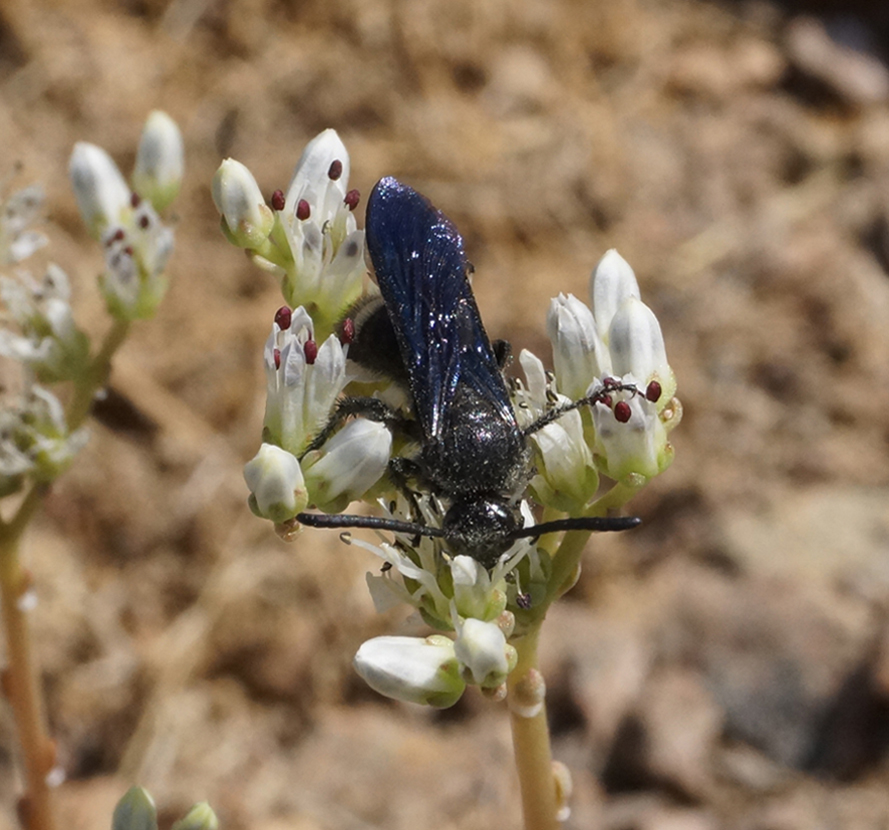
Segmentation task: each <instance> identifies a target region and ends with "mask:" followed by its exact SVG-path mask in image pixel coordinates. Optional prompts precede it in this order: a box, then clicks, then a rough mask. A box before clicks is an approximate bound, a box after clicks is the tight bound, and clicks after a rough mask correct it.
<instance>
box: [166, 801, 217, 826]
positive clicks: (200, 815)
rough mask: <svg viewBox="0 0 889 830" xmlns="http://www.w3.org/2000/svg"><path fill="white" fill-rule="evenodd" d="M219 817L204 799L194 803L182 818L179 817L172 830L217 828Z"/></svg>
mask: <svg viewBox="0 0 889 830" xmlns="http://www.w3.org/2000/svg"><path fill="white" fill-rule="evenodd" d="M218 828H219V819H218V818H216V813H214V812H213V808H212V807H210V805H209V804H208V803H207V802H206V801H201V802H200V803H198V804H195V805H194V807H192V808H191V809H190V810H189V811H188V812H187V813H186V814H185V816H184V817H183V818H181V819H179V821H177V822H176V823H175V824H174V825H173V828H172V830H218Z"/></svg>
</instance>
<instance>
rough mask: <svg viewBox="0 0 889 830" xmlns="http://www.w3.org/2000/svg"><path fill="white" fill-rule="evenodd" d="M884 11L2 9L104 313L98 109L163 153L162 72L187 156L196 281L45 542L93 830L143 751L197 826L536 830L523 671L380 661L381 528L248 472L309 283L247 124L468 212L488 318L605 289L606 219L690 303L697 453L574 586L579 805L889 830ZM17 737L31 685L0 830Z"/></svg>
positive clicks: (170, 314) (182, 4)
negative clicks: (342, 527)
mask: <svg viewBox="0 0 889 830" xmlns="http://www.w3.org/2000/svg"><path fill="white" fill-rule="evenodd" d="M879 5H880V4H874V6H873V8H872V7H871V6H870V5H868V4H860V5H858V6H850V5H848V4H837V5H836V6H831V5H830V4H827V3H821V4H818V5H817V6H816V5H811V6H810V5H808V4H805V3H802V2H800V3H797V4H795V5H793V6H792V7H790V6H785V7H781V6H777V5H772V4H770V3H766V2H749V3H733V4H728V3H727V4H719V3H705V2H698V1H697V0H660V1H659V2H656V0H609V2H581V1H580V0H526V2H521V3H520V2H509V0H486V2H481V0H450V2H441V0H412V2H407V0H402V2H397V1H396V0H389V2H386V0H368V1H367V2H357V1H356V2H346V1H345V0H342V1H340V0H326V1H325V0H307V1H306V2H300V3H286V2H283V0H277V2H276V1H275V0H246V1H245V2H236V1H235V0H231V2H221V0H215V1H214V0H174V1H173V2H170V3H167V2H160V0H143V1H142V2H140V1H139V0H131V2H115V1H114V0H105V2H98V1H96V2H92V1H91V0H74V2H70V3H65V2H61V0H6V2H4V3H3V4H2V6H0V139H2V147H3V159H4V161H3V162H2V167H3V168H4V169H3V170H2V171H0V173H2V176H3V177H7V176H8V175H11V172H12V170H13V167H14V165H15V164H16V163H17V162H21V163H22V164H23V166H24V169H23V172H22V174H21V175H20V176H19V177H18V178H17V179H16V184H19V185H24V184H26V183H29V182H32V181H38V182H41V183H43V184H44V185H45V187H46V188H47V190H48V195H49V215H48V222H47V224H46V228H45V229H46V231H47V233H48V234H49V236H50V237H51V240H52V245H51V247H50V248H49V249H48V254H47V255H48V256H49V257H51V258H52V259H54V260H55V261H57V262H59V263H60V264H62V265H63V266H64V267H65V268H66V270H68V272H69V274H70V275H71V277H72V280H73V281H74V283H75V286H76V287H75V290H76V302H77V306H78V309H79V311H80V313H81V315H82V318H81V319H82V320H83V321H84V324H85V325H86V326H88V327H89V328H90V330H91V331H92V332H93V333H94V334H99V333H101V331H102V326H103V322H104V321H103V316H102V309H101V306H100V304H99V302H98V300H97V298H96V294H95V290H94V281H95V276H96V274H97V272H98V270H99V269H100V267H101V262H100V256H99V250H98V248H97V247H96V246H95V245H93V244H92V243H91V242H90V241H89V240H88V239H87V238H86V236H85V234H84V231H83V229H82V227H81V225H80V222H79V218H78V216H77V213H76V209H75V206H74V201H73V198H72V196H71V194H70V193H69V189H68V183H67V178H66V165H67V159H68V155H69V153H70V150H71V147H72V145H73V143H74V142H75V141H76V140H81V139H83V140H89V141H92V142H95V143H97V144H101V145H102V146H104V147H106V148H107V149H108V150H109V151H110V152H111V153H112V155H113V156H114V157H115V158H116V159H117V160H118V162H119V163H120V165H121V167H122V169H124V170H125V171H126V172H129V170H130V169H131V165H132V162H133V158H134V151H135V146H136V142H137V139H138V135H139V131H140V129H141V124H142V122H143V121H144V118H145V116H146V115H147V113H148V112H149V110H150V109H152V108H155V107H159V108H163V109H165V110H166V111H168V112H169V113H170V114H171V115H173V116H174V117H175V118H176V119H177V120H178V121H179V123H180V125H181V126H182V129H183V131H184V134H185V141H186V153H187V180H186V183H185V187H184V192H183V194H182V196H181V198H180V200H179V202H178V203H177V212H178V217H179V218H178V224H177V249H176V253H175V255H174V258H173V260H172V265H171V270H172V274H173V277H174V285H173V287H172V290H171V291H170V295H169V297H168V300H167V301H166V302H165V304H164V305H163V307H162V310H161V313H160V315H159V317H158V318H157V319H156V320H154V321H152V322H151V323H148V324H143V325H139V326H138V327H137V328H136V330H135V332H134V334H133V337H132V339H131V340H130V341H128V343H127V344H126V347H125V348H124V350H123V352H122V353H121V354H120V359H119V361H118V362H117V364H116V366H115V370H114V375H113V384H112V385H113V392H112V394H111V396H110V397H109V399H108V401H106V402H105V404H104V405H103V418H102V423H101V424H95V425H94V427H93V433H92V441H91V443H90V445H89V447H88V448H87V450H86V451H85V452H84V453H83V454H82V457H81V459H80V460H79V462H78V463H77V465H76V467H75V468H74V469H73V470H72V471H71V472H70V473H69V474H68V475H66V476H65V478H64V479H63V480H62V481H61V482H60V483H59V485H58V486H57V487H56V489H55V490H54V492H53V494H52V497H51V498H50V500H49V502H48V504H47V509H46V511H45V513H44V515H43V516H42V517H41V518H40V520H39V522H38V523H37V525H36V526H35V527H34V528H33V531H32V532H31V534H30V536H29V538H28V553H29V557H30V563H31V566H32V568H33V571H34V573H35V576H36V579H37V583H36V585H37V591H38V594H39V597H40V605H39V607H38V609H37V611H36V612H35V614H34V617H33V619H34V625H35V628H36V632H37V637H38V648H39V654H40V656H41V659H42V661H43V665H44V668H45V680H46V684H45V685H46V691H47V696H48V701H49V708H50V712H51V718H52V724H53V731H54V734H55V735H56V736H57V738H58V741H59V746H60V752H61V758H62V761H63V763H64V766H65V768H66V770H67V773H68V783H66V784H65V785H64V786H63V787H62V788H61V791H60V800H61V803H62V807H63V809H64V813H65V826H68V827H72V828H87V827H105V826H108V822H109V817H110V812H111V809H112V806H113V804H114V802H115V801H116V799H117V798H118V797H119V796H120V794H122V792H123V791H124V789H125V788H126V786H128V785H129V784H130V783H132V782H139V783H141V784H143V785H144V786H146V787H148V788H149V789H150V790H151V791H152V793H153V794H154V795H155V797H156V798H157V800H158V802H159V804H160V805H161V807H162V813H163V820H164V821H169V820H171V819H172V818H173V817H177V816H178V815H181V814H182V812H184V810H185V809H186V808H187V807H188V806H189V805H190V804H191V803H192V802H194V801H196V800H200V799H205V798H206V799H209V800H210V801H211V803H212V804H213V806H214V807H215V808H216V810H217V812H218V813H219V815H220V818H221V819H222V822H223V825H224V827H226V828H229V829H230V830H240V828H257V830H258V828H262V830H277V828H281V830H284V828H286V829H287V830H308V829H309V828H311V829H312V830H315V828H318V829H319V830H320V829H323V830H327V828H345V829H346V830H352V828H355V829H356V830H357V829H358V828H362V830H363V829H364V828H376V827H379V828H391V829H392V830H400V828H412V829H413V828H425V827H435V828H461V830H463V829H464V828H466V829H468V828H485V829H486V830H490V828H501V827H502V828H507V827H516V826H518V822H519V806H518V804H517V801H516V783H515V781H514V778H513V772H512V766H511V757H510V754H511V746H510V740H509V734H508V726H507V722H506V717H505V713H504V711H503V710H502V706H498V705H492V704H489V703H487V702H485V701H483V700H482V699H481V698H480V696H478V695H476V694H475V693H474V692H471V693H469V694H467V695H466V697H465V698H464V700H463V701H461V703H460V705H459V706H458V707H456V708H455V709H454V710H451V711H449V712H447V713H444V714H435V713H432V712H427V711H419V710H416V709H413V708H407V707H402V706H398V705H394V704H392V703H389V702H387V701H384V700H381V699H380V698H378V697H377V696H375V695H374V694H373V693H371V692H369V691H368V690H367V689H366V688H365V687H364V686H363V685H362V684H361V683H360V682H359V681H358V679H357V677H356V676H355V675H354V673H353V672H352V669H351V667H350V660H351V657H352V655H353V654H354V652H355V650H356V648H357V647H358V645H359V644H360V643H361V642H362V640H363V639H365V638H366V637H368V636H369V635H371V634H377V633H385V632H392V631H395V630H396V629H397V627H398V625H399V623H400V621H401V619H402V617H403V615H398V614H394V615H392V616H391V617H389V618H380V617H378V616H377V615H376V614H375V613H374V611H373V608H372V606H371V603H370V600H369V598H368V596H367V591H366V588H365V585H364V574H365V571H367V570H368V569H373V568H376V567H377V565H376V563H375V562H372V561H370V559H369V557H368V556H366V555H365V554H363V553H362V552H361V551H359V550H357V549H349V548H346V547H344V546H343V545H341V544H340V543H339V542H338V541H337V539H336V534H333V533H324V532H322V531H306V532H305V533H304V534H303V536H302V538H301V539H300V540H299V541H298V542H296V543H294V544H291V545H284V544H283V543H281V542H279V541H278V540H277V538H276V537H275V536H274V535H273V534H272V532H271V528H270V527H269V526H268V525H267V524H266V523H263V522H260V521H258V520H256V519H254V518H253V517H252V516H251V515H250V514H249V512H248V511H247V509H246V506H245V488H244V485H243V481H242V479H241V472H240V470H241V466H242V464H243V462H244V461H245V460H247V459H248V458H250V457H251V456H252V454H253V453H254V452H255V450H256V448H257V446H258V444H259V432H260V425H261V419H262V410H263V405H264V379H263V375H262V371H261V345H262V343H263V341H264V339H265V337H266V335H267V331H268V327H269V325H270V322H271V319H272V315H273V313H274V310H275V309H276V307H277V306H278V305H279V304H280V300H279V295H278V292H277V289H276V287H275V285H274V284H273V282H272V281H271V279H270V278H269V277H268V276H267V275H265V274H263V273H261V272H259V271H258V270H257V269H255V268H254V267H253V266H252V265H251V264H250V263H249V262H248V261H247V260H246V259H245V258H244V257H243V256H242V254H241V253H240V252H239V251H238V250H236V249H235V248H233V247H231V246H230V245H228V244H227V243H226V242H225V241H224V239H223V238H222V236H221V234H220V233H219V230H218V220H217V216H216V213H215V210H214V208H213V205H212V202H211V199H210V191H209V182H210V179H211V177H212V175H213V172H214V170H215V168H216V167H217V165H218V164H219V162H220V160H221V159H222V158H224V157H226V156H229V155H230V156H234V157H235V158H237V159H239V160H240V161H242V162H244V163H245V164H247V165H248V166H249V167H250V168H251V169H252V171H253V172H254V173H255V175H256V177H257V179H258V181H259V182H260V185H261V186H262V188H263V190H264V192H266V193H267V194H270V193H271V192H272V190H274V189H275V188H276V187H284V186H286V184H287V182H288V181H289V178H290V175H291V172H292V169H293V165H294V164H295V162H296V160H297V158H298V157H299V153H300V152H301V149H302V147H303V145H304V144H305V142H306V141H307V140H308V139H310V138H311V137H312V136H314V135H315V134H316V133H317V132H318V131H320V130H321V129H323V128H325V127H329V126H332V127H335V128H336V129H337V130H338V131H339V132H340V135H341V136H342V138H343V139H344V141H345V142H346V144H347V146H348V148H349V150H350V152H351V156H352V170H353V175H352V182H351V185H352V186H353V187H358V188H359V189H360V190H361V191H362V193H367V192H368V190H369V188H370V187H371V186H372V185H373V183H374V182H375V181H376V180H377V179H378V178H379V177H381V176H383V175H390V174H393V175H397V176H399V177H401V178H403V179H404V180H405V181H407V182H409V183H410V184H412V185H414V186H415V187H417V188H418V189H420V190H421V191H423V192H424V193H426V194H427V195H428V196H429V197H430V198H432V200H433V201H434V202H435V203H436V204H438V205H439V206H440V207H441V208H443V209H444V210H445V211H446V212H447V213H448V214H449V215H450V216H451V217H452V218H453V219H454V220H455V221H456V222H457V224H458V226H459V227H460V228H461V229H462V230H463V232H464V233H465V236H466V239H467V247H468V251H469V255H470V258H471V259H472V260H473V262H474V264H475V266H476V277H475V288H476V292H477V294H478V298H479V303H480V306H481V309H482V313H483V315H484V317H485V321H486V324H487V327H488V331H489V332H490V333H491V335H492V336H494V337H508V338H509V339H511V340H512V341H513V344H514V346H515V347H516V349H519V348H522V347H528V348H531V349H532V350H534V351H535V352H537V353H538V354H540V355H541V356H543V357H544V358H545V359H547V360H548V359H549V354H548V347H547V344H546V340H545V334H544V316H545V309H546V307H547V303H548V300H549V298H550V297H551V296H552V295H554V294H555V293H557V292H559V291H565V292H568V291H570V292H573V293H575V294H578V295H580V296H585V293H586V284H587V279H588V276H589V272H590V270H591V268H592V267H593V265H594V264H595V262H596V261H597V260H598V258H599V257H600V256H601V255H602V253H604V251H605V250H606V249H607V248H610V247H617V248H618V249H619V250H620V252H621V253H622V254H623V255H624V256H625V257H626V258H627V259H628V260H629V261H630V263H631V264H632V265H633V266H634V267H635V269H636V272H637V274H638V276H639V280H640V283H641V285H642V290H643V297H644V299H645V300H646V301H647V302H648V303H649V304H650V305H651V306H652V307H653V308H654V309H655V311H656V313H657V314H658V315H659V318H660V320H661V324H662V326H663V329H664V333H665V336H666V339H667V346H668V351H669V354H670V358H671V363H672V365H673V367H674V369H675V371H676V374H677V375H678V378H679V396H680V397H681V399H682V401H683V403H684V405H685V419H684V421H683V423H682V425H681V427H680V428H679V429H678V430H677V431H676V432H674V433H673V436H672V437H673V440H674V444H675V446H676V462H675V464H674V465H673V467H672V468H671V469H670V470H669V471H668V472H667V473H666V474H665V475H663V476H662V477H661V478H660V479H658V480H657V481H655V482H654V483H653V484H652V485H650V487H649V488H648V489H647V490H646V491H645V492H644V493H643V494H642V495H641V496H640V497H639V498H638V500H637V501H636V502H635V503H634V510H635V511H636V512H637V513H638V514H639V515H641V516H642V517H644V519H645V525H644V527H643V528H642V529H641V530H639V531H637V532H634V533H633V534H626V535H623V536H620V537H617V538H601V539H595V540H594V543H593V544H591V545H590V550H589V552H588V554H587V557H586V564H585V570H584V573H583V576H582V578H581V581H580V584H579V585H578V586H577V588H576V589H575V590H574V592H573V593H572V594H571V595H570V596H569V597H568V599H567V600H565V601H563V603H562V605H561V606H560V607H559V608H557V609H555V610H554V611H553V613H552V614H551V618H550V620H549V621H548V627H547V631H548V642H549V645H548V646H547V653H548V658H547V661H546V666H547V675H548V680H549V688H550V705H551V714H552V718H553V729H554V732H555V750H556V754H557V757H559V758H560V759H562V760H563V761H565V762H566V763H567V764H568V765H569V766H570V767H571V768H572V770H573V772H574V781H575V785H576V791H577V792H576V795H575V798H574V802H573V803H574V813H573V816H572V818H571V820H570V821H569V822H568V825H567V826H568V827H571V828H592V827H602V828H608V829H609V830H679V828H682V830H715V829H716V828H743V829H744V830H748V829H749V830H797V828H800V830H802V829H803V828H806V830H812V828H815V829H816V830H817V828H852V829H853V830H855V829H856V828H884V827H886V826H889V760H887V756H889V629H887V627H886V609H887V600H889V558H887V557H889V506H887V492H889V491H887V485H889V481H887V479H889V464H887V461H889V459H887V440H889V383H887V381H889V278H887V268H889V218H887V208H889V73H887V70H886V66H885V64H884V63H883V62H882V60H881V55H884V54H885V51H884V50H885V47H886V45H887V31H889V27H887V19H886V13H885V12H881V11H880V10H879V9H878V8H877V7H878V6H879ZM359 212H360V213H361V214H362V215H363V208H360V209H359ZM31 265H32V267H38V265H37V263H34V262H33V261H32V263H31ZM13 752H14V742H13V740H12V737H11V725H10V721H9V715H8V712H7V711H6V710H5V709H0V805H2V808H0V828H9V827H12V826H13V825H14V812H13V809H14V808H13V805H14V792H15V789H16V787H15V782H14V775H13V768H14V765H13V759H12V755H13Z"/></svg>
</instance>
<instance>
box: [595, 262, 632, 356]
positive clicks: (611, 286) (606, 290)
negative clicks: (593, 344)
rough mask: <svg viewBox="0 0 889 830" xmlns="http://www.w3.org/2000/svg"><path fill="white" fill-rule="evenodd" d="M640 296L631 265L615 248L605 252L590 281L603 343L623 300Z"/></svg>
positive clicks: (597, 324) (597, 323)
mask: <svg viewBox="0 0 889 830" xmlns="http://www.w3.org/2000/svg"><path fill="white" fill-rule="evenodd" d="M639 296H640V294H639V283H638V282H636V274H635V273H634V272H633V269H632V268H631V267H630V264H629V263H628V262H627V261H626V260H625V259H624V258H623V257H622V256H621V255H620V254H619V253H618V252H617V251H616V250H615V249H614V248H612V249H611V250H610V251H607V252H606V253H605V256H603V257H602V259H600V260H599V264H598V265H597V266H596V268H595V270H594V271H593V276H592V279H591V281H590V298H591V300H592V303H593V314H594V315H595V318H596V326H597V327H598V329H599V333H600V335H601V336H602V337H603V338H604V339H606V340H607V337H608V330H609V329H610V328H611V321H612V319H614V315H615V314H617V310H618V309H619V308H620V307H621V305H623V302H624V300H626V299H627V297H635V298H636V299H639ZM608 345H609V346H610V345H611V344H610V343H608Z"/></svg>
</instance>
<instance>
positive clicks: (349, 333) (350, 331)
mask: <svg viewBox="0 0 889 830" xmlns="http://www.w3.org/2000/svg"><path fill="white" fill-rule="evenodd" d="M354 339H355V321H354V320H353V319H352V318H351V317H346V319H345V320H343V331H342V334H341V335H340V342H341V343H342V344H343V345H344V346H348V345H349V343H351V342H352V341H353V340H354Z"/></svg>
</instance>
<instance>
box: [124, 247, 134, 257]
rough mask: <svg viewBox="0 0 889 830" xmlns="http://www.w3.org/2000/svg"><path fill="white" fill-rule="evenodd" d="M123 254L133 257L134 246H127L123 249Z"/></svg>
mask: <svg viewBox="0 0 889 830" xmlns="http://www.w3.org/2000/svg"><path fill="white" fill-rule="evenodd" d="M123 252H124V253H125V254H126V255H127V256H132V255H133V246H132V245H127V247H126V248H124V249H123Z"/></svg>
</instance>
